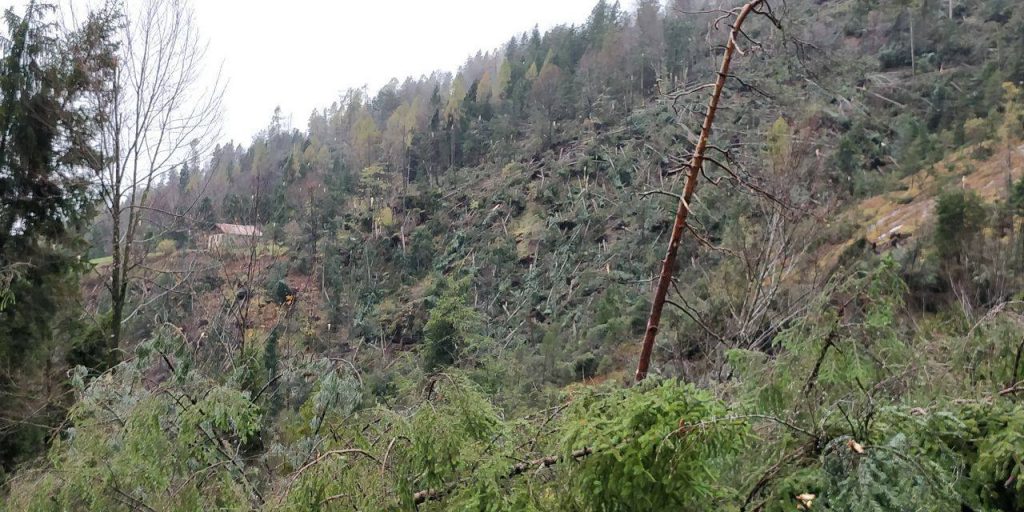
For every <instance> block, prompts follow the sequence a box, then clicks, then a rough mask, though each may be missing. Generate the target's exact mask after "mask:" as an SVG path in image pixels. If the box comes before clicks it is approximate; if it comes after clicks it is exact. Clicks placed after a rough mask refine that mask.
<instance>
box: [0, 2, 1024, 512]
mask: <svg viewBox="0 0 1024 512" xmlns="http://www.w3.org/2000/svg"><path fill="white" fill-rule="evenodd" d="M156 3H158V4H159V3H160V2H159V0H156ZM720 4H721V5H720ZM738 4H739V2H711V1H702V0H673V1H670V2H669V3H668V5H665V4H663V3H661V2H659V1H657V0H640V1H638V2H636V4H635V5H634V4H630V5H619V4H618V3H615V4H612V3H609V2H606V1H604V0H600V1H598V2H597V4H596V5H595V7H594V8H593V10H592V11H591V14H590V17H589V18H588V20H587V22H586V23H584V24H583V25H581V26H558V27H555V28H553V29H551V30H549V31H547V32H544V33H541V32H540V31H539V30H537V29H534V30H533V31H532V32H530V33H525V34H521V35H515V36H513V37H511V39H510V40H509V41H508V43H506V44H505V45H503V46H502V47H501V48H498V49H494V50H490V51H487V52H478V53H477V54H476V55H474V56H472V57H470V58H469V59H467V61H466V63H465V64H464V65H463V66H462V67H461V68H460V69H459V70H457V71H455V72H440V71H439V72H436V73H434V74H432V75H430V76H426V77H420V78H409V79H406V80H404V81H398V80H393V81H392V82H390V83H389V84H388V85H386V86H384V87H383V88H382V89H380V90H379V91H375V92H373V93H371V92H370V91H367V90H365V89H357V90H350V91H347V92H346V93H345V94H344V95H343V96H342V97H341V98H339V100H338V101H337V102H336V103H334V104H332V105H330V106H327V107H325V108H323V109H320V110H317V111H315V112H313V113H312V114H311V115H310V117H309V119H308V121H307V122H306V123H305V125H304V126H302V127H296V126H290V125H289V123H288V122H287V121H286V120H285V119H284V118H283V116H282V115H281V113H280V112H275V113H274V114H273V116H272V117H271V119H270V122H269V125H268V126H267V127H266V129H264V130H262V131H261V132H260V133H258V134H256V135H255V136H254V137H253V139H252V141H251V142H250V143H246V144H236V143H227V144H217V145H214V143H215V142H216V141H214V140H209V141H207V140H201V139H198V138H197V139H194V140H190V141H189V144H182V145H181V147H180V148H178V150H179V151H178V152H177V153H175V155H176V156H175V159H174V161H173V165H170V166H169V170H168V171H167V172H163V173H160V174H159V175H157V176H153V177H152V179H151V181H152V183H151V184H150V185H147V188H146V189H145V193H141V191H136V190H133V191H132V193H129V194H126V195H125V199H124V200H125V202H126V204H137V205H138V206H137V207H135V208H129V209H128V210H130V211H132V212H141V213H137V214H136V215H138V218H137V220H131V219H133V217H132V215H133V214H132V213H130V212H129V211H128V210H125V211H124V212H120V213H116V214H114V215H110V214H109V212H110V210H111V208H110V207H109V204H110V200H109V199H108V195H107V194H109V192H107V191H108V190H109V189H108V188H104V187H103V186H100V185H90V184H89V183H84V184H81V194H82V197H84V198H86V199H82V200H80V201H77V200H75V199H73V198H71V199H69V200H68V204H66V205H56V206H54V208H55V209H58V210H60V211H72V210H73V211H75V212H76V215H77V216H76V217H74V218H73V219H72V218H70V217H68V218H67V219H66V221H65V220H60V221H59V222H55V224H60V225H61V229H56V228H52V227H49V226H48V225H47V226H43V227H40V228H38V229H35V225H34V224H30V225H27V227H26V228H25V229H22V228H19V227H18V226H21V225H22V224H19V222H21V223H25V221H14V220H12V221H10V222H9V223H7V224H5V226H6V227H7V229H6V231H3V228H0V233H8V234H10V235H7V234H4V235H2V236H4V237H5V238H0V256H2V259H0V292H2V293H0V362H2V363H3V364H2V366H0V368H2V371H3V373H4V375H3V378H2V379H0V391H2V399H0V400H2V401H0V404H3V406H4V407H3V409H4V410H5V412H4V413H3V414H0V461H2V462H3V469H4V470H5V471H6V473H5V475H4V476H5V478H6V481H5V488H4V492H5V502H6V505H5V506H6V508H7V509H10V510H161V511H162V510H202V509H214V508H216V509H231V510H295V511H299V510H302V511H305V510H353V509H354V510H580V511H584V510H586V511H619V510H622V511H626V510H730V511H731V510H749V511H752V510H761V511H783V510H785V511H792V510H835V511H851V512H852V511H875V510H901V511H902V510H936V511H951V512H952V511H964V510H972V511H979V512H980V511H998V510H1007V511H1009V510H1021V509H1024V480H1022V476H1024V475H1022V474H1021V473H1022V471H1024V465H1022V462H1021V459H1020V457H1021V455H1020V454H1021V453H1022V451H1024V403H1022V402H1021V401H1020V396H1021V393H1022V392H1024V377H1022V375H1024V368H1021V358H1022V357H1021V355H1022V353H1024V341H1022V339H1024V329H1022V326H1024V306H1022V304H1024V302H1022V301H1024V92H1022V90H1024V85H1022V83H1024V5H1022V4H1020V3H1019V2H1015V1H1012V0H955V1H951V2H947V1H945V0H943V1H937V0H919V1H914V2H909V1H908V2H888V1H874V0H842V1H812V0H787V1H786V2H781V1H778V2H770V7H769V6H768V5H764V6H763V8H764V9H765V12H770V13H771V14H772V19H769V18H768V17H766V16H761V15H756V16H752V17H751V18H750V19H749V20H748V21H747V23H746V25H744V37H743V38H742V39H741V40H738V41H737V42H736V43H737V44H738V46H739V48H740V50H741V53H737V55H735V57H734V60H733V63H732V69H731V72H730V76H729V79H728V80H727V82H726V83H727V86H726V89H725V91H724V94H723V98H722V105H721V108H720V111H719V112H718V118H717V120H716V122H715V126H714V130H713V131H712V135H711V140H710V144H711V145H712V147H713V149H712V150H711V151H710V152H709V154H708V156H709V157H710V159H711V160H710V161H708V162H706V164H705V166H704V168H703V172H702V173H701V179H700V181H699V186H698V189H697V191H696V194H695V200H693V201H692V202H691V203H690V204H689V208H690V217H689V223H688V226H687V228H688V229H687V231H686V233H685V236H684V241H683V243H682V245H681V247H680V254H679V257H678V259H677V264H676V271H675V279H674V282H673V286H672V290H671V292H670V294H669V301H670V302H669V303H668V306H669V307H668V309H666V311H665V316H664V318H663V319H662V322H661V329H660V332H659V333H658V338H657V340H658V342H657V345H656V347H655V350H654V354H653V368H652V375H651V376H650V377H649V378H647V379H646V380H644V381H643V382H640V383H633V378H632V377H633V371H634V369H635V368H636V364H637V358H638V353H639V348H640V345H639V340H640V338H641V336H642V334H643V332H644V328H645V326H646V322H647V315H648V311H649V309H650V307H651V296H652V294H653V286H654V281H655V279H656V278H657V272H658V270H659V268H660V264H661V259H662V258H663V257H664V254H665V246H666V245H667V243H668V236H669V232H670V231H671V227H672V220H673V216H674V213H675V211H676V207H677V204H678V194H679V193H680V191H681V190H682V188H683V181H684V179H685V174H686V170H687V168H686V162H687V161H688V160H689V155H690V153H691V152H692V151H693V150H694V145H695V144H696V142H697V137H698V134H699V132H700V123H701V121H702V120H703V118H704V115H705V110H706V108H707V107H706V105H707V102H708V95H709V94H710V90H709V89H708V88H706V87H704V84H705V83H709V82H712V81H713V80H714V78H715V76H716V75H715V73H716V72H717V70H718V66H719V59H720V58H721V53H722V47H723V45H724V44H726V40H725V38H726V34H727V29H728V27H727V25H728V24H729V23H731V21H730V20H731V17H730V14H729V11H728V9H732V8H734V7H736V6H737V5H738ZM768 9H770V11H769V10H768ZM101 14H102V13H101ZM107 15H110V13H107ZM311 15H312V14H311ZM719 16H722V17H721V18H719ZM716 18H719V20H717V22H716ZM47 19H49V18H47V15H42V14H41V15H40V16H39V18H38V21H37V22H38V24H39V25H38V27H36V28H34V29H33V30H38V31H39V34H40V36H39V37H40V39H39V40H44V39H46V38H43V37H42V34H46V35H47V38H52V41H53V44H52V45H51V46H46V45H43V46H41V48H42V49H36V50H33V51H39V52H42V53H40V55H50V56H51V57H50V58H43V57H39V61H40V62H48V63H52V64H51V65H52V66H54V71H53V73H54V75H53V76H60V77H61V80H64V81H66V82H67V84H68V88H67V91H70V92H67V97H68V98H70V99H72V100H75V98H77V96H75V94H81V97H82V98H91V97H93V96H90V95H92V94H98V95H99V97H107V96H103V94H108V93H109V91H107V90H106V89H105V88H104V87H103V85H102V84H103V83H104V82H103V80H105V79H106V78H109V77H110V76H111V75H106V74H103V73H102V69H100V70H91V69H90V70H82V69H79V67H81V66H79V67H76V66H73V65H69V69H68V70H65V71H61V72H60V73H58V72H57V70H62V69H63V68H61V67H60V63H61V62H63V61H61V59H58V58H56V57H54V56H59V55H70V54H72V53H69V52H73V51H75V50H76V49H78V51H86V50H82V48H87V49H91V50H89V51H91V52H95V53H88V54H89V55H95V54H100V55H106V54H104V53H103V52H117V51H121V50H120V49H119V48H121V47H118V46H117V45H112V46H104V45H103V44H100V43H97V41H99V42H103V41H108V42H109V41H113V42H117V41H118V40H117V38H116V37H114V36H112V35H111V34H110V33H108V32H106V31H104V29H103V27H104V26H106V25H104V23H114V21H111V20H110V19H107V18H105V17H104V16H103V15H99V14H98V15H96V16H95V19H94V20H93V21H94V22H95V23H96V25H95V26H91V25H90V26H85V27H83V28H82V29H81V33H80V34H78V33H75V34H58V33H56V32H55V29H54V28H53V27H49V26H48V25H46V23H45V21H46V20H47ZM112 19H114V20H116V19H120V18H119V17H118V16H112ZM26 20H29V18H28V17H26V18H19V17H18V16H14V15H13V13H12V16H11V19H10V20H9V23H10V25H11V29H10V34H11V35H10V37H11V40H12V41H17V40H18V39H17V34H18V33H19V29H22V30H28V28H31V27H35V25H30V24H29V23H28V22H27V21H26ZM773 20H777V21H778V24H776V23H773V22H772V21H773ZM33 23H36V22H33ZM47 27H49V28H47ZM28 33H29V34H30V35H31V34H33V33H35V32H32V31H29V32H28ZM76 34H77V35H76ZM107 38H111V39H109V40H108V39H107ZM29 39H30V40H33V39H32V38H31V37H30V38H29ZM46 40H50V39H46ZM90 45H94V46H90ZM8 46H9V47H10V48H15V49H17V48H18V45H16V44H15V45H8ZM28 48H29V50H32V47H31V45H30V46H29V47H28ZM101 50H102V51H101ZM12 51H13V50H11V49H9V48H8V49H5V54H4V55H5V60H4V62H5V64H4V65H5V66H6V68H5V69H8V70H12V71H10V72H9V73H8V76H26V77H27V76H34V75H31V73H35V72H36V71H34V70H35V68H31V67H22V65H21V64H20V62H22V60H23V59H18V58H11V55H12V53H11V52H12ZM26 51H28V50H26ZM47 52H49V53H47ZM111 61H112V62H113V64H112V65H113V66H115V68H116V65H117V64H116V62H117V58H116V57H111ZM90 62H91V61H90ZM96 62H100V63H102V62H106V61H103V60H97V61H96ZM100 67H101V65H100V64H97V68H100ZM47 69H49V68H47ZM15 71H16V72H17V73H21V75H18V74H16V73H15ZM88 73H98V75H96V76H97V78H95V80H96V82H93V81H87V80H84V79H83V80H81V81H80V82H75V81H74V80H71V78H68V77H76V76H79V74H82V75H83V76H92V75H89V74H88ZM47 76H50V75H47ZM49 79H50V80H54V81H56V80H57V79H56V78H52V77H51V78H49ZM40 80H42V79H40ZM32 83H34V82H32V80H28V79H25V80H21V81H18V80H13V79H3V80H0V88H2V90H3V92H4V99H5V100H6V99H9V98H17V99H18V101H14V99H11V101H9V102H4V103H3V105H0V121H3V124H0V127H6V128H5V131H4V132H3V133H4V136H5V140H6V137H7V134H8V133H11V134H17V133H19V132H18V129H19V126H21V125H19V124H18V123H23V124H24V123H28V121H27V120H26V119H28V117H26V116H22V115H21V114H19V112H21V110H18V108H20V107H18V108H15V107H17V106H18V105H22V103H21V102H22V99H25V100H24V104H25V105H32V103H30V102H29V101H28V100H27V99H26V98H29V97H33V98H38V97H42V96H44V95H45V94H44V93H43V92H39V91H46V90H47V89H46V88H45V87H39V89H38V91H36V93H37V94H35V95H31V94H28V93H27V92H21V93H18V91H21V90H22V89H19V87H20V88H28V89H26V91H27V90H29V89H31V87H30V85H31V84H32ZM41 83H49V82H45V81H43V82H41ZM60 83H64V82H60ZM25 84H29V85H25ZM75 87H78V89H75ZM32 90H33V91H35V89H32ZM75 91H79V92H75ZM95 91H100V92H98V93H97V92H95ZM104 91H106V92H104ZM73 92H74V94H72V93H73ZM47 94H48V93H47ZM57 103H59V102H57ZM80 103H81V104H83V105H92V103H89V102H88V101H85V100H75V101H69V102H66V103H60V104H61V105H64V106H65V107H67V105H77V104H80ZM97 104H98V105H101V106H102V105H104V103H102V102H99V103H97ZM11 105H15V106H13V107H12V106H11ZM25 108H28V107H25ZM62 108H64V107H62ZM54 109H56V107H54ZM26 111H27V110H26ZM48 112H49V111H48ZM12 113H13V114H12ZM102 113H103V110H102V109H98V110H97V111H92V110H88V109H84V107H83V111H82V112H77V111H76V112H63V111H57V110H54V111H53V112H52V114H53V116H54V119H68V118H74V119H79V117H75V116H81V120H82V123H86V122H87V120H88V119H93V118H96V117H97V116H99V118H100V119H102V118H103V114H102ZM15 114H17V115H15ZM19 116H20V117H19ZM60 126H62V127H64V126H65V125H64V124H61V125H60ZM83 126H84V125H83ZM63 129H66V130H67V133H69V134H70V133H78V132H76V131H75V130H79V129H83V130H84V128H81V127H79V126H78V125H74V124H72V123H68V124H67V125H66V127H65V128H63ZM24 139H25V137H20V138H19V137H17V136H15V135H12V138H11V140H24ZM67 140H79V139H77V138H71V137H68V139H67ZM81 140H92V139H90V138H88V137H84V138H82V139H81ZM86 146H87V145H86ZM207 146H210V147H209V151H206V150H205V148H206V147H207ZM54 147H57V148H60V147H61V146H60V145H59V144H57V145H55V146H54ZM33 148H34V146H33V147H32V148H29V149H24V148H21V147H20V146H19V147H18V148H16V149H17V150H18V151H22V152H21V153H18V152H17V151H15V150H14V149H9V150H6V151H7V152H8V154H10V155H13V156H11V157H4V156H3V155H4V154H5V153H4V151H5V149H4V148H3V146H0V164H3V165H4V167H2V169H8V168H10V169H11V171H9V172H8V173H7V174H4V173H3V172H0V185H2V186H0V197H2V198H3V201H4V205H5V206H4V208H5V209H4V210H0V220H4V221H7V219H34V218H36V217H33V214H31V213H25V212H24V211H23V210H18V209H17V208H19V205H20V203H18V202H16V201H15V200H14V199H13V198H14V197H15V196H16V195H17V193H18V189H17V188H16V187H14V186H8V185H7V184H8V182H10V183H20V182H17V181H16V180H17V179H21V177H22V174H19V173H21V172H22V171H21V170H20V169H21V167H18V166H17V165H15V164H18V165H20V164H21V163H23V162H29V161H32V162H36V161H38V162H48V164H47V165H50V166H51V167H52V168H53V169H54V170H53V173H54V174H56V173H58V172H59V170H60V169H62V167H61V166H65V165H67V166H72V165H80V166H85V167H87V168H91V167H89V166H93V165H97V164H96V163H95V161H94V160H93V159H91V157H92V156H93V153H91V152H90V151H87V150H86V148H83V150H82V153H83V154H84V155H85V156H84V157H83V163H79V162H77V161H71V160H72V159H70V157H68V156H67V155H49V156H48V158H46V159H39V160H32V159H29V158H27V157H24V156H23V155H30V154H32V151H35V149H33ZM2 158H7V160H6V161H5V160H3V159H2ZM101 160H102V159H101ZM101 163H102V162H101ZM102 165H108V164H107V163H102ZM24 167H25V168H26V169H27V168H32V169H37V168H44V167H45V166H43V167H39V166H36V167H32V166H28V165H26V166H24ZM102 168H103V169H106V168H105V167H102ZM26 172H27V171H26ZM69 174H70V173H69ZM100 174H101V175H102V173H100ZM25 176H29V175H28V174H25ZM24 182H26V183H37V182H38V180H36V181H33V180H32V179H28V178H26V179H25V180H24ZM4 186H6V187H8V188H3V187H4ZM64 189H65V190H68V194H71V192H72V189H71V188H70V187H64ZM76 201H77V202H76ZM90 201H92V203H90ZM72 203H74V205H88V204H100V205H103V204H106V205H108V206H107V208H106V210H104V209H103V208H98V211H99V214H97V208H90V207H86V206H81V209H80V210H78V209H75V208H79V206H73V205H72ZM7 205H10V206H7ZM115 211H116V209H115ZM54 218H57V219H60V215H57V214H54ZM72 220H74V222H71V221H72ZM134 222H137V225H138V228H137V230H138V231H137V232H138V235H137V237H136V238H135V240H134V241H130V240H131V239H130V235H129V238H128V239H129V241H130V245H131V250H130V251H124V252H123V253H119V252H118V249H117V247H120V246H119V245H118V244H119V243H123V240H125V239H126V233H131V229H132V228H128V230H127V231H125V229H126V228H125V226H134V225H136V224H134ZM217 223H232V224H245V225H256V226H259V227H260V229H261V230H262V233H263V236H262V237H247V238H245V239H244V240H241V241H240V242H239V243H237V244H232V245H228V246H223V247H211V246H210V245H209V244H208V243H207V235H208V234H210V233H212V232H214V229H215V227H214V226H215V224H217ZM16 228H17V229H16ZM33 229H35V230H34V231H33ZM19 230H21V231H19ZM30 235H31V236H30ZM26 247H30V248H33V250H32V251H27V250H26V249H25V248H26ZM112 247H113V248H114V255H112V254H111V248H112ZM120 254H126V255H128V256H129V257H128V258H121V256H120ZM43 262H48V264H49V266H45V265H43ZM86 262H88V263H86ZM26 265H28V266H26ZM29 266H30V267H29ZM28 268H38V269H41V270H40V271H38V272H34V271H33V272H30V271H27V270H26V269H28ZM119 268H120V269H124V270H125V272H124V276H125V280H124V281H118V279H120V278H119V277H118V275H119V274H118V269H119ZM42 269H45V270H46V271H45V272H44V271H42ZM119 283H120V284H119ZM122 285H123V289H124V291H125V293H124V301H123V304H122V306H120V307H123V310H120V309H119V306H118V303H119V301H118V300H117V293H116V292H115V290H117V289H119V287H122ZM111 340H113V341H111Z"/></svg>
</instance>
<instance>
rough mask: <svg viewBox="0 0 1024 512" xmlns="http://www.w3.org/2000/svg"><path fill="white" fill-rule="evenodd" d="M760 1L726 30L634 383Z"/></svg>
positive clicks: (642, 370)
mask: <svg viewBox="0 0 1024 512" xmlns="http://www.w3.org/2000/svg"><path fill="white" fill-rule="evenodd" d="M763 2H764V0H753V1H751V2H747V3H746V4H745V5H743V7H741V8H740V9H739V11H738V12H737V13H736V19H735V21H734V22H733V24H732V27H731V30H730V31H729V41H728V43H726V45H725V52H724V53H723V55H722V65H721V68H720V69H719V71H718V79H717V80H716V81H715V89H714V91H713V92H712V93H711V100H710V101H709V102H708V113H707V115H705V116H704V124H703V125H702V126H701V129H700V138H698V139H697V147H696V148H695V149H694V150H693V157H692V158H691V159H690V164H689V172H688V173H687V175H686V185H685V187H684V188H683V194H682V196H680V199H679V207H678V209H677V210H676V221H675V223H674V224H673V225H672V238H670V239H669V243H668V254H666V255H665V259H664V260H663V261H662V262H661V276H660V278H659V279H658V288H657V290H656V291H655V293H654V302H653V303H652V304H651V314H650V316H649V317H648V318H647V330H646V331H645V332H644V339H643V345H642V346H641V349H640V361H639V363H638V364H637V368H636V381H637V382H640V381H642V380H644V379H645V378H647V370H648V368H649V367H650V364H651V352H652V351H653V350H654V340H655V338H656V337H657V336H658V324H660V323H661V311H662V310H663V309H664V308H665V298H666V296H667V295H668V289H669V286H670V285H671V284H672V271H673V270H674V267H675V262H676V254H677V253H678V252H679V241H680V240H681V239H682V237H683V230H684V229H685V228H686V218H687V216H688V215H689V213H690V199H691V198H692V197H693V193H694V191H695V190H696V189H697V179H698V178H699V177H700V171H701V168H702V167H703V166H704V152H705V151H707V146H708V138H709V137H710V136H711V127H712V125H713V124H714V122H715V111H716V110H718V101H719V100H720V99H721V97H722V90H723V89H724V88H725V81H726V80H727V79H728V78H729V65H730V63H731V62H732V56H733V53H735V52H736V39H737V38H738V37H739V35H740V28H741V27H742V26H743V21H744V20H745V19H746V18H747V16H748V15H749V14H750V13H751V12H752V11H753V10H754V9H755V8H756V7H757V6H758V5H760V4H762V3H763Z"/></svg>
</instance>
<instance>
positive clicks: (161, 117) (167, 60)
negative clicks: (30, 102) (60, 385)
mask: <svg viewBox="0 0 1024 512" xmlns="http://www.w3.org/2000/svg"><path fill="white" fill-rule="evenodd" d="M136 5H137V6H136V7H135V8H128V7H125V10H124V12H123V13H121V25H120V29H121V36H120V40H119V42H120V52H119V56H118V61H117V64H116V68H115V70H114V76H113V80H112V81H111V84H110V87H109V89H107V90H106V91H104V92H103V93H102V94H98V95H96V97H95V101H96V103H97V107H98V108H99V110H100V111H101V112H103V113H104V116H103V119H102V123H101V126H100V130H99V135H98V137H99V141H98V142H99V146H100V148H101V154H100V155H98V158H97V159H96V161H95V162H94V168H95V170H96V174H97V177H98V183H99V191H100V194H101V197H102V201H103V204H104V208H105V211H106V214H107V215H109V217H110V221H111V225H112V233H111V235H112V236H111V238H112V243H111V249H112V252H111V256H112V261H111V265H110V276H109V280H108V283H107V288H108V290H109V292H110V307H111V333H110V340H109V342H110V345H109V348H110V349H112V350H116V349H117V347H118V346H119V344H120V342H121V332H122V325H121V324H122V322H123V320H124V319H125V318H127V317H129V316H131V313H130V312H127V310H126V308H127V305H128V297H129V291H130V283H131V282H132V276H133V271H135V270H136V269H138V268H140V267H141V266H142V265H144V264H145V259H146V255H147V249H146V240H143V239H142V237H140V226H141V225H142V223H143V221H144V219H145V212H146V209H147V204H148V203H149V202H150V201H151V197H150V192H151V191H152V190H153V187H154V186H155V185H157V184H159V183H160V181H161V179H162V177H163V176H164V175H165V174H166V173H167V172H168V171H169V170H170V169H171V168H172V167H173V166H175V165H177V164H178V163H180V162H182V161H183V160H184V159H185V158H186V156H187V153H188V150H189V147H190V145H191V144H192V143H193V141H198V145H199V146H198V147H199V149H200V151H204V150H205V149H208V148H207V146H208V145H210V144H212V143H214V142H216V136H217V131H218V130H219V125H220V118H221V112H222V108H221V103H222V98H223V94H224V84H223V83H222V82H221V80H220V76H219V74H218V75H217V76H216V78H215V79H213V80H212V81H211V83H210V84H205V83H204V82H205V78H206V76H205V74H204V68H203V61H204V57H205V55H206V44H205V43H204V42H203V41H202V40H201V38H200V36H199V32H198V27H197V24H196V21H195V18H194V15H193V11H192V9H191V7H190V6H189V5H188V4H187V3H186V2H184V1H182V0H145V1H143V2H141V4H136Z"/></svg>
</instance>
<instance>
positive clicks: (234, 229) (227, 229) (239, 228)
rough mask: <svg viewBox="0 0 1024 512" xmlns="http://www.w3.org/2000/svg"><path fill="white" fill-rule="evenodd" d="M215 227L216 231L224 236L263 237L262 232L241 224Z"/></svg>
mask: <svg viewBox="0 0 1024 512" xmlns="http://www.w3.org/2000/svg"><path fill="white" fill-rule="evenodd" d="M215 226H216V228H217V231H220V232H221V233H224V234H225V235H239V236H263V232H262V231H260V229H259V228H257V227H256V226H246V225H242V224H216V225H215Z"/></svg>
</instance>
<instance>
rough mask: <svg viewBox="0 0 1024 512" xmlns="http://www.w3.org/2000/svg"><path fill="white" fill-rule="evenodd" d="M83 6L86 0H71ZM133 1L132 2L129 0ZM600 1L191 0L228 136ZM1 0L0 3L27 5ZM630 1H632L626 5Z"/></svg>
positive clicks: (445, 62)
mask: <svg viewBox="0 0 1024 512" xmlns="http://www.w3.org/2000/svg"><path fill="white" fill-rule="evenodd" d="M70 1H71V2H72V3H73V4H75V5H76V6H77V4H79V3H81V4H83V5H85V4H88V3H90V2H89V0H70ZM128 1H134V0H128ZM596 1H597V0H500V1H497V0H391V1H372V0H371V1H366V0H358V1H357V0H192V5H193V6H194V7H195V9H196V14H197V18H198V20H199V23H200V25H201V28H202V31H203V35H204V36H205V37H207V38H208V39H209V42H210V50H209V56H208V63H207V64H208V66H209V67H210V68H215V67H216V66H217V65H218V64H219V63H220V62H223V65H224V68H223V69H224V76H225V77H226V78H227V79H228V80H229V84H228V91H227V99H226V104H225V109H226V111H225V117H224V127H223V134H224V140H225V141H227V140H229V139H233V140H234V141H235V142H236V143H238V142H241V143H246V144H247V143H248V142H249V141H250V140H251V138H252V136H253V135H254V134H255V133H256V131H258V130H259V129H260V128H262V127H264V126H266V125H267V124H268V123H269V121H270V116H271V114H272V113H273V110H274V107H275V106H277V105H280V106H281V108H282V110H283V111H284V112H285V114H286V115H287V114H291V115H292V118H293V125H294V126H296V127H298V128H304V127H305V125H306V121H307V120H308V118H309V114H310V112H311V111H312V110H313V109H314V108H322V107H326V106H328V105H330V104H331V102H333V101H334V100H335V99H337V98H338V97H339V95H340V93H341V92H342V91H344V90H345V89H347V88H349V87H360V86H362V85H367V86H369V89H370V92H371V94H372V93H375V92H376V90H377V89H378V88H380V86H382V85H384V84H385V83H387V81H388V80H390V79H391V78H392V77H395V78H398V79H399V81H401V80H403V79H404V78H405V77H406V76H413V77H419V76H420V75H423V74H429V73H430V72H431V71H433V70H437V69H440V70H444V71H455V70H456V69H457V68H458V66H459V65H460V64H462V63H463V61H464V60H465V59H466V57H467V56H469V55H471V54H475V53H476V51H477V50H487V49H493V48H497V47H498V46H500V45H501V44H502V43H504V42H506V41H508V39H509V37H511V36H512V35H514V34H519V33H522V32H524V31H528V30H530V29H532V27H533V26H534V25H535V24H537V25H540V28H541V30H542V31H543V30H544V29H545V28H548V27H551V26H554V25H557V24H560V23H576V24H579V23H582V22H583V21H585V20H586V18H587V16H588V15H589V14H590V9H591V8H592V7H593V5H594V4H595V3H596ZM24 3H25V2H24V1H23V0H0V7H3V8H5V9H6V7H8V6H10V5H18V6H20V5H23V4H24ZM624 3H629V2H624Z"/></svg>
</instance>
